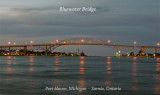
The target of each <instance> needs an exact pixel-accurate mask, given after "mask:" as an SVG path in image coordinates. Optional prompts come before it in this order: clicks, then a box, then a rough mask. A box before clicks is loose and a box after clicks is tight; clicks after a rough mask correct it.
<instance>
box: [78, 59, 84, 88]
mask: <svg viewBox="0 0 160 95" xmlns="http://www.w3.org/2000/svg"><path fill="white" fill-rule="evenodd" d="M79 58H80V67H79V74H81V75H80V78H79V80H78V84H79V87H80V88H84V87H85V79H84V76H83V75H84V74H85V68H84V65H85V62H84V57H83V56H81V57H79Z"/></svg>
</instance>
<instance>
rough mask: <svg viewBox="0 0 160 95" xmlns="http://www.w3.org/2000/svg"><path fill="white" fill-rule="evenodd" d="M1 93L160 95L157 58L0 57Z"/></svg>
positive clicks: (159, 73) (159, 67) (18, 94)
mask: <svg viewBox="0 0 160 95" xmlns="http://www.w3.org/2000/svg"><path fill="white" fill-rule="evenodd" d="M69 87H70V89H69ZM55 88H59V89H61V90H58V89H55ZM85 89H86V90H85ZM81 90H82V91H81ZM0 95H160V58H159V59H158V58H136V57H134V58H124V57H121V58H115V57H26V56H24V57H23V56H17V57H13V56H0Z"/></svg>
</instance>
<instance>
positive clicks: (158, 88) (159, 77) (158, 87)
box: [155, 58, 160, 94]
mask: <svg viewBox="0 0 160 95" xmlns="http://www.w3.org/2000/svg"><path fill="white" fill-rule="evenodd" d="M156 72H157V73H156V75H155V82H156V84H155V94H160V74H159V73H158V72H160V63H159V58H157V64H156Z"/></svg>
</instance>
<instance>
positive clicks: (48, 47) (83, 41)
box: [0, 38, 160, 56]
mask: <svg viewBox="0 0 160 95" xmlns="http://www.w3.org/2000/svg"><path fill="white" fill-rule="evenodd" d="M66 45H101V46H107V47H110V48H112V49H113V50H114V51H115V52H118V56H121V54H120V51H130V52H131V51H140V50H141V51H143V52H146V51H152V52H155V54H156V53H158V52H160V46H144V45H136V44H135V42H134V45H127V44H120V43H113V42H111V41H110V40H108V41H105V40H99V39H93V38H73V39H67V40H56V41H54V42H50V43H44V44H43V43H42V44H33V41H32V43H31V44H22V45H18V44H14V45H11V42H9V44H8V45H1V46H0V52H6V51H7V53H9V54H11V53H12V52H13V51H14V52H16V51H19V52H20V55H27V53H28V51H35V50H36V51H41V52H43V54H45V55H51V54H52V53H53V52H54V49H56V48H58V47H60V46H66Z"/></svg>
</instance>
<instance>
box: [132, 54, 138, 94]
mask: <svg viewBox="0 0 160 95" xmlns="http://www.w3.org/2000/svg"><path fill="white" fill-rule="evenodd" d="M133 61H134V62H133V65H132V77H133V86H132V89H133V90H134V91H137V90H138V88H137V83H138V79H137V78H136V77H137V62H136V61H137V58H136V57H133Z"/></svg>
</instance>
